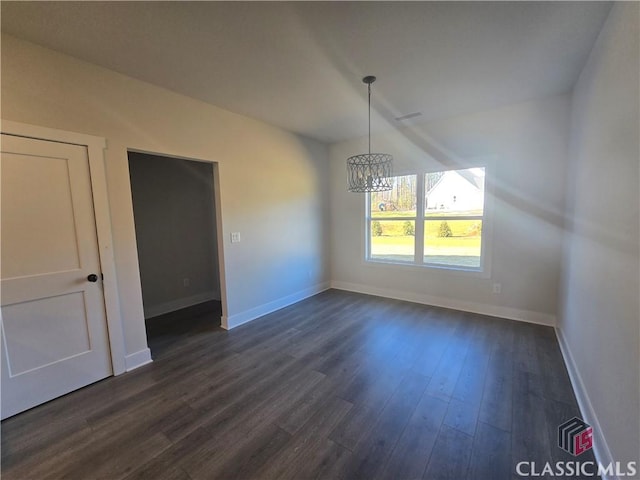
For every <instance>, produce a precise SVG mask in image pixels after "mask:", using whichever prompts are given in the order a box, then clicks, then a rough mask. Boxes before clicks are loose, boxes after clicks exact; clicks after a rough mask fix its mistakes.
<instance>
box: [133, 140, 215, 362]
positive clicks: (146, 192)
mask: <svg viewBox="0 0 640 480" xmlns="http://www.w3.org/2000/svg"><path fill="white" fill-rule="evenodd" d="M128 158H129V175H130V179H131V196H132V201H133V215H134V222H135V231H136V241H137V248H138V262H139V267H140V282H141V286H142V302H143V306H144V317H145V326H146V330H147V341H148V343H149V347H150V349H151V353H152V356H153V357H154V358H156V359H157V358H158V357H161V356H163V354H164V353H165V352H167V350H168V349H170V347H171V346H172V345H174V344H175V343H178V342H181V341H183V340H184V339H185V337H191V336H194V335H196V336H197V334H198V333H200V332H203V331H208V330H211V329H219V328H220V317H221V315H222V303H221V299H222V294H221V291H222V288H221V281H220V271H221V270H220V258H219V256H220V255H219V250H218V246H219V239H218V233H219V224H218V221H217V220H218V218H219V215H218V209H217V201H216V193H217V191H216V190H217V187H216V174H217V172H216V170H217V169H216V168H215V167H216V165H215V164H213V163H210V162H201V161H194V160H186V159H181V158H174V157H167V156H162V155H156V154H149V153H140V152H133V151H129V152H128Z"/></svg>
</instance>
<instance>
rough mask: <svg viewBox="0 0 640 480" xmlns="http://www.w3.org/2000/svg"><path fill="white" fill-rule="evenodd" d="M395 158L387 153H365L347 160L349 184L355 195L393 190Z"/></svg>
mask: <svg viewBox="0 0 640 480" xmlns="http://www.w3.org/2000/svg"><path fill="white" fill-rule="evenodd" d="M392 161H393V157H392V156H391V155H389V154H386V153H363V154H361V155H354V156H353V157H349V158H348V159H347V182H348V184H349V191H350V192H354V193H364V192H384V191H386V190H391V188H392V185H391V180H390V177H391V176H392V173H393V170H392V163H391V162H392Z"/></svg>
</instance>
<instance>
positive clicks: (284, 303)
mask: <svg viewBox="0 0 640 480" xmlns="http://www.w3.org/2000/svg"><path fill="white" fill-rule="evenodd" d="M328 289H329V282H324V283H319V284H318V285H314V286H313V287H309V288H305V289H304V290H300V291H299V292H296V293H293V294H291V295H287V296H286V297H282V298H279V299H277V300H274V301H272V302H269V303H265V304H263V305H260V306H258V307H255V308H252V309H250V310H245V311H244V312H240V313H236V314H234V315H230V316H228V317H222V319H221V322H220V323H221V326H222V328H224V329H225V330H231V329H232V328H235V327H238V326H240V325H242V324H244V323H247V322H250V321H251V320H255V319H256V318H259V317H262V316H264V315H267V314H268V313H271V312H275V311H276V310H280V309H281V308H284V307H288V306H289V305H291V304H293V303H296V302H299V301H300V300H304V299H305V298H308V297H312V296H313V295H317V294H318V293H320V292H324V291H325V290H328Z"/></svg>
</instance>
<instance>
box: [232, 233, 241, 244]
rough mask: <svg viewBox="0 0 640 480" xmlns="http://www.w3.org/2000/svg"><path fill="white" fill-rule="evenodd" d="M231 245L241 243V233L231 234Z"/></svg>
mask: <svg viewBox="0 0 640 480" xmlns="http://www.w3.org/2000/svg"><path fill="white" fill-rule="evenodd" d="M231 243H240V232H231Z"/></svg>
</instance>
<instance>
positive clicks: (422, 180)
mask: <svg viewBox="0 0 640 480" xmlns="http://www.w3.org/2000/svg"><path fill="white" fill-rule="evenodd" d="M489 163H490V161H488V160H487V161H484V162H482V163H474V164H470V165H464V166H456V167H453V168H447V169H421V170H412V171H409V172H404V173H401V174H398V175H394V177H401V176H406V175H416V215H415V217H385V218H384V219H383V220H384V221H398V220H402V221H406V220H409V221H414V223H415V243H414V258H413V261H409V260H408V261H401V260H388V259H376V258H372V257H371V222H372V221H374V220H380V219H378V218H375V217H372V212H371V193H367V194H366V195H365V215H364V217H365V222H364V227H365V231H364V234H365V235H364V237H365V238H364V240H365V241H364V243H365V245H364V247H365V248H364V251H365V256H364V263H365V264H366V265H368V266H383V267H389V266H394V267H401V268H410V269H412V268H418V269H425V268H426V269H429V270H436V271H442V272H446V273H454V274H464V275H469V276H480V277H483V278H489V277H490V276H491V258H490V257H491V249H490V246H491V244H492V237H493V235H492V233H493V222H492V221H491V212H492V197H493V195H491V193H490V190H491V185H492V182H491V181H490V178H489V174H490V173H489V172H490V167H489ZM469 168H484V206H483V214H482V215H459V216H456V215H447V216H438V217H429V216H428V215H427V214H426V208H425V203H426V202H425V198H426V191H425V186H426V175H427V174H428V173H435V172H446V171H456V170H466V169H469ZM434 218H437V220H441V221H450V220H481V221H482V235H481V240H480V266H479V267H477V268H475V267H464V266H458V265H447V264H442V263H430V262H426V261H425V259H424V249H425V238H424V231H425V222H427V221H429V220H433V219H434Z"/></svg>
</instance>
